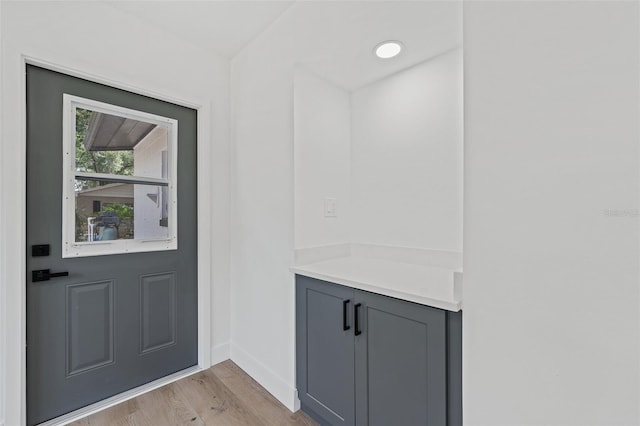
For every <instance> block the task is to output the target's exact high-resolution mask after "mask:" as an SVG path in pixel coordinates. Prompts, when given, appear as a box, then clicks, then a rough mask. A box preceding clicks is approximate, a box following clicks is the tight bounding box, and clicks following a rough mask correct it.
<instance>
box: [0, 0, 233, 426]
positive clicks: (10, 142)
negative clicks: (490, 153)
mask: <svg viewBox="0 0 640 426" xmlns="http://www.w3.org/2000/svg"><path fill="white" fill-rule="evenodd" d="M0 10H1V14H2V22H1V32H0V37H1V38H2V42H3V45H2V49H3V50H2V58H1V59H2V60H1V61H0V62H1V63H2V66H1V68H0V72H1V74H2V87H1V90H2V96H1V105H0V106H1V108H2V117H1V121H2V123H3V127H2V144H1V149H2V151H1V155H0V161H1V166H0V170H1V175H0V179H1V180H0V185H1V188H2V193H1V197H2V199H1V203H0V218H2V222H0V226H2V228H1V229H0V235H2V238H1V239H0V240H1V241H2V243H1V244H2V247H1V249H0V255H1V256H2V258H1V259H0V274H1V275H0V295H3V297H2V299H1V303H0V305H1V306H0V312H4V318H2V323H1V325H0V336H6V339H7V341H6V346H5V347H4V348H6V349H5V350H3V351H0V366H1V367H0V368H2V370H0V384H1V385H0V393H4V396H5V397H4V398H3V400H4V407H5V410H6V411H5V412H4V413H2V412H0V419H2V418H3V417H4V418H5V423H6V424H7V425H11V426H13V425H16V424H18V423H19V421H20V411H21V402H20V397H21V394H22V393H23V392H24V389H21V388H20V383H21V376H23V375H24V371H25V370H24V365H21V353H22V348H23V347H24V340H23V336H22V335H21V333H20V330H22V329H23V328H24V323H23V322H22V319H21V318H22V316H21V311H22V309H23V308H24V306H23V301H24V286H25V282H26V277H25V270H24V265H25V264H24V257H23V256H24V252H25V250H24V210H23V209H22V208H21V206H24V204H25V193H24V160H25V155H24V146H23V145H22V143H21V141H22V140H24V139H23V138H24V127H23V119H24V107H23V106H21V105H23V103H24V95H23V84H24V78H23V75H22V71H23V68H22V65H21V64H22V60H21V56H20V55H22V54H24V55H28V56H33V57H35V58H37V59H40V60H44V61H48V62H52V63H55V64H59V65H61V66H64V67H68V68H72V69H75V70H78V71H81V72H85V73H89V74H91V75H95V76H98V77H101V78H105V79H107V80H111V81H115V82H118V83H120V84H121V85H122V86H127V87H138V88H142V89H144V90H145V91H147V92H149V93H156V94H158V95H159V96H161V97H169V98H175V99H184V100H186V101H188V102H189V103H194V104H200V105H202V106H203V108H202V110H201V111H202V112H203V116H202V117H201V118H200V119H199V122H200V123H201V124H204V123H208V124H205V125H204V126H202V127H201V128H200V132H199V137H200V138H201V139H202V140H204V141H207V142H209V141H210V143H204V144H202V146H201V149H200V151H199V154H200V157H199V170H200V171H201V172H203V171H204V173H203V176H207V175H208V176H210V179H206V180H201V181H200V182H199V188H200V189H201V190H202V191H204V192H206V193H208V194H210V197H201V201H202V202H203V203H204V206H205V209H204V213H205V216H207V215H208V214H210V215H211V220H210V221H209V220H207V221H205V222H204V223H203V225H202V226H201V229H200V236H201V238H200V240H199V241H200V247H199V248H200V249H201V250H205V251H209V252H210V253H211V262H200V265H199V272H200V273H203V272H206V273H210V274H211V277H212V279H211V282H212V287H211V298H212V310H211V316H212V342H213V345H214V353H213V357H214V358H215V359H224V358H225V357H226V356H227V355H228V340H229V299H228V298H229V287H228V278H229V271H228V262H229V253H228V245H229V231H228V229H229V226H228V222H229V211H228V200H229V192H228V190H229V187H228V185H229V176H228V153H229V146H228V140H229V131H228V125H229V114H228V108H229V86H228V79H229V62H228V60H225V59H221V58H218V57H216V56H215V55H212V54H210V53H208V52H205V51H203V50H200V49H198V48H194V47H192V46H190V45H188V44H186V43H185V42H183V41H181V40H179V39H177V38H175V37H173V36H171V35H169V34H167V33H166V32H164V31H162V30H159V29H156V27H153V26H149V25H146V24H145V23H144V22H141V21H140V19H138V18H136V17H134V16H131V15H128V14H126V13H124V12H122V11H120V10H118V9H116V8H113V7H111V6H108V5H105V4H101V3H98V2H75V1H74V2H47V1H44V2H6V1H3V2H1V9H0ZM210 234H212V235H213V237H212V238H210V239H209V238H207V237H206V236H208V235H210ZM5 309H6V311H4V310H5ZM3 338H4V337H2V338H0V342H2V339H3ZM7 389H8V390H9V391H8V392H7ZM0 404H2V403H0ZM0 407H2V405H0ZM22 408H24V407H22Z"/></svg>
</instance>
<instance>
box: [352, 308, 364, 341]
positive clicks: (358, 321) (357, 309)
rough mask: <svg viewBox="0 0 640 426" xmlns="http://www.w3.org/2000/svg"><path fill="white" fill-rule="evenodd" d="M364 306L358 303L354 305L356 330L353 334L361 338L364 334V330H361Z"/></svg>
mask: <svg viewBox="0 0 640 426" xmlns="http://www.w3.org/2000/svg"><path fill="white" fill-rule="evenodd" d="M361 306H362V303H356V304H355V305H353V312H354V313H353V316H354V319H355V321H354V322H355V326H356V329H355V331H354V333H353V334H355V335H356V336H359V335H361V334H362V330H360V307H361Z"/></svg>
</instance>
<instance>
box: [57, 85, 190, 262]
mask: <svg viewBox="0 0 640 426" xmlns="http://www.w3.org/2000/svg"><path fill="white" fill-rule="evenodd" d="M177 126H178V123H177V121H176V120H173V119H170V118H166V117H160V116H156V115H153V114H148V113H145V112H141V111H135V110H131V109H126V108H122V107H119V106H115V105H109V104H105V103H102V102H97V101H93V100H89V99H83V98H78V97H75V96H71V95H66V94H65V95H64V126H63V128H64V144H63V145H64V146H63V148H64V152H63V158H64V161H63V167H64V173H63V175H64V185H63V224H62V227H63V256H64V257H77V256H96V255H105V254H116V253H127V252H142V251H158V250H175V249H176V248H177V226H176V224H177V217H176V215H177V204H176V202H177V193H176V188H177V185H176V176H177V161H176V155H175V153H176V152H177Z"/></svg>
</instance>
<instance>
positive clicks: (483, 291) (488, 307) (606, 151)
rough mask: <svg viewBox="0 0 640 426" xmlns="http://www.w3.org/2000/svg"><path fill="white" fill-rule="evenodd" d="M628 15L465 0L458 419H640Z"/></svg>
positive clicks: (508, 425) (634, 66)
mask: <svg viewBox="0 0 640 426" xmlns="http://www.w3.org/2000/svg"><path fill="white" fill-rule="evenodd" d="M638 18H639V10H638V2H617V1H605V2H587V1H582V2H536V1H534V2H503V1H495V2H487V1H470V2H465V6H464V37H465V39H464V61H465V218H464V231H465V236H464V276H465V277H464V280H465V284H464V306H463V311H464V315H463V318H464V325H463V330H464V369H463V371H464V417H465V424H468V425H492V426H499V425H505V426H513V425H542V424H544V425H637V424H639V423H640V413H639V409H640V391H639V385H640V381H639V379H640V371H639V367H640V365H639V364H640V348H639V339H640V323H639V319H640V317H639V308H640V306H639V302H640V300H639V291H638V282H639V270H638V267H639V261H638V259H639V256H638V255H639V250H638V244H639V237H640V233H639V224H638V208H639V202H638V195H639V189H640V186H639V150H638V141H639V137H640V134H639V127H638V122H639V113H640V108H639V89H640V85H639V79H640V68H639V63H640V62H639V60H640V57H639V48H640V42H639V41H640V39H639V35H640V34H639V31H638V29H639V23H638Z"/></svg>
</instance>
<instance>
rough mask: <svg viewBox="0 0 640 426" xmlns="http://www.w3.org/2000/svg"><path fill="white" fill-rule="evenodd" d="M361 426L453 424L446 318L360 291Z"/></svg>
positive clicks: (357, 348)
mask: <svg viewBox="0 0 640 426" xmlns="http://www.w3.org/2000/svg"><path fill="white" fill-rule="evenodd" d="M356 302H357V303H359V304H360V305H361V307H360V308H359V309H358V316H359V323H360V324H359V326H360V328H361V331H362V334H360V335H359V336H358V337H356V342H355V353H356V395H357V398H356V419H357V424H358V425H369V426H385V425H390V424H393V425H395V426H403V425H406V426H414V425H428V426H445V425H446V424H447V350H446V345H447V338H446V313H445V312H444V311H442V310H439V309H434V308H430V307H427V306H422V305H417V304H414V303H410V302H405V301H401V300H398V299H393V298H390V297H384V296H380V295H376V294H372V293H367V292H363V291H359V290H356Z"/></svg>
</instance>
